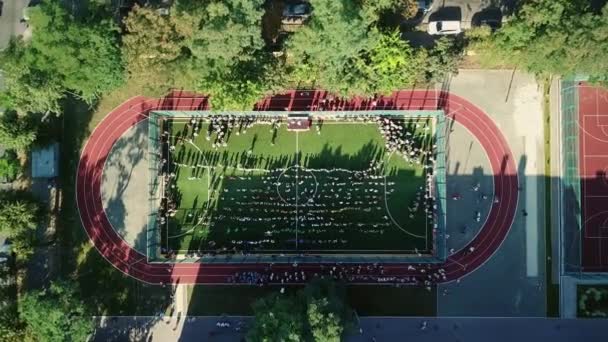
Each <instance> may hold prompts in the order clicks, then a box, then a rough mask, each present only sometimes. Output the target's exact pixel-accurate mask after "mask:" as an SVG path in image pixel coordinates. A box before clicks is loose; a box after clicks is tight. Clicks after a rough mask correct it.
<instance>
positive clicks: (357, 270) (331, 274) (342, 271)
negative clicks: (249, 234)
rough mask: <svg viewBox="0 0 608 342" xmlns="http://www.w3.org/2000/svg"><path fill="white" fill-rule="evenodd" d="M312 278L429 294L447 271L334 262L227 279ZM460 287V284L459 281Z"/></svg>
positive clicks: (265, 282)
mask: <svg viewBox="0 0 608 342" xmlns="http://www.w3.org/2000/svg"><path fill="white" fill-rule="evenodd" d="M312 278H330V279H334V280H337V281H346V282H359V283H381V284H390V285H395V286H401V285H414V286H424V287H426V289H427V290H429V291H430V290H431V287H432V286H433V285H434V284H436V283H437V282H442V281H445V280H447V273H446V270H445V269H444V268H437V267H436V266H433V265H431V264H415V265H409V266H407V268H405V269H404V267H399V268H396V267H389V266H384V265H382V264H381V263H377V262H375V263H362V264H352V263H341V262H333V263H327V264H319V265H316V264H315V265H311V264H309V265H307V264H298V263H297V262H294V263H292V264H287V265H286V264H280V265H275V264H273V263H270V264H269V265H268V266H266V267H264V269H263V270H258V271H243V272H236V273H235V274H233V275H231V276H228V278H227V279H226V281H227V282H228V283H239V284H248V285H257V286H265V285H283V284H285V285H286V284H298V283H303V282H306V281H307V279H312ZM456 282H457V283H458V282H459V280H457V281H456Z"/></svg>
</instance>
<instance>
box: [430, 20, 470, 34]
mask: <svg viewBox="0 0 608 342" xmlns="http://www.w3.org/2000/svg"><path fill="white" fill-rule="evenodd" d="M427 32H428V33H429V34H431V35H449V34H460V33H461V32H462V28H461V27H460V21H457V20H444V21H431V22H429V26H428V29H427Z"/></svg>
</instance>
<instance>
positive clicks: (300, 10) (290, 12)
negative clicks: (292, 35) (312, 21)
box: [281, 1, 311, 24]
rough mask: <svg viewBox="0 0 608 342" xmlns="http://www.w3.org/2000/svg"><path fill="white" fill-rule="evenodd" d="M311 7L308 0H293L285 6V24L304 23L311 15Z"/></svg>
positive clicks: (283, 19)
mask: <svg viewBox="0 0 608 342" xmlns="http://www.w3.org/2000/svg"><path fill="white" fill-rule="evenodd" d="M310 12H311V7H310V4H309V3H308V2H304V1H301V2H291V3H287V4H285V7H284V8H283V18H282V19H281V22H282V23H283V24H302V23H303V22H304V21H305V20H306V19H308V17H310Z"/></svg>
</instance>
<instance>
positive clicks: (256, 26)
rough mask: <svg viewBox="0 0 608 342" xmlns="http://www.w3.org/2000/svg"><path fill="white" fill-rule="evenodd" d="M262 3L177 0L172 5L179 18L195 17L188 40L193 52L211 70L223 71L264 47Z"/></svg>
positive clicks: (250, 0)
mask: <svg viewBox="0 0 608 342" xmlns="http://www.w3.org/2000/svg"><path fill="white" fill-rule="evenodd" d="M263 4H264V0H224V1H217V0H204V1H202V3H201V2H200V1H198V2H196V1H192V0H180V1H178V2H177V3H176V4H175V6H174V8H175V10H177V11H178V14H177V15H178V16H179V17H182V16H184V15H191V16H193V17H194V18H196V19H197V21H196V23H195V25H194V28H195V30H194V31H193V32H192V39H190V40H189V49H190V51H191V53H192V55H193V56H194V57H195V58H197V59H198V60H200V61H204V64H205V65H206V67H207V68H208V69H209V70H210V71H211V70H214V71H217V72H218V73H219V74H224V73H226V68H229V67H231V66H232V65H234V64H236V63H239V62H243V61H249V60H251V58H252V56H253V54H254V53H255V52H256V51H258V50H260V49H261V48H262V47H263V45H264V41H263V40H262V31H261V30H262V15H263V14H264V11H263V8H262V6H263ZM186 13H187V14H186Z"/></svg>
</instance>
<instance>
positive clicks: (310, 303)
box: [247, 279, 353, 342]
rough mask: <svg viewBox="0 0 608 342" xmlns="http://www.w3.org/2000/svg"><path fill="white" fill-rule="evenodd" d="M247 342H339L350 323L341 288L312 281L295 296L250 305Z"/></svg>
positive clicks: (266, 298)
mask: <svg viewBox="0 0 608 342" xmlns="http://www.w3.org/2000/svg"><path fill="white" fill-rule="evenodd" d="M253 310H254V314H255V318H254V323H253V326H252V328H251V329H250V330H249V332H248V335H247V338H248V340H250V341H318V342H333V341H340V339H341V336H342V334H343V333H344V331H345V330H347V329H349V328H350V326H351V324H352V318H353V314H352V310H351V309H350V308H349V307H348V305H346V303H345V291H344V286H343V285H341V284H336V283H334V282H333V281H331V280H323V279H313V280H312V281H311V282H310V283H308V284H307V285H306V288H305V289H303V290H300V291H298V292H297V293H296V294H295V295H285V294H283V295H277V294H272V295H270V296H268V297H265V298H262V299H260V300H258V301H257V302H256V303H255V304H254V305H253Z"/></svg>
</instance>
